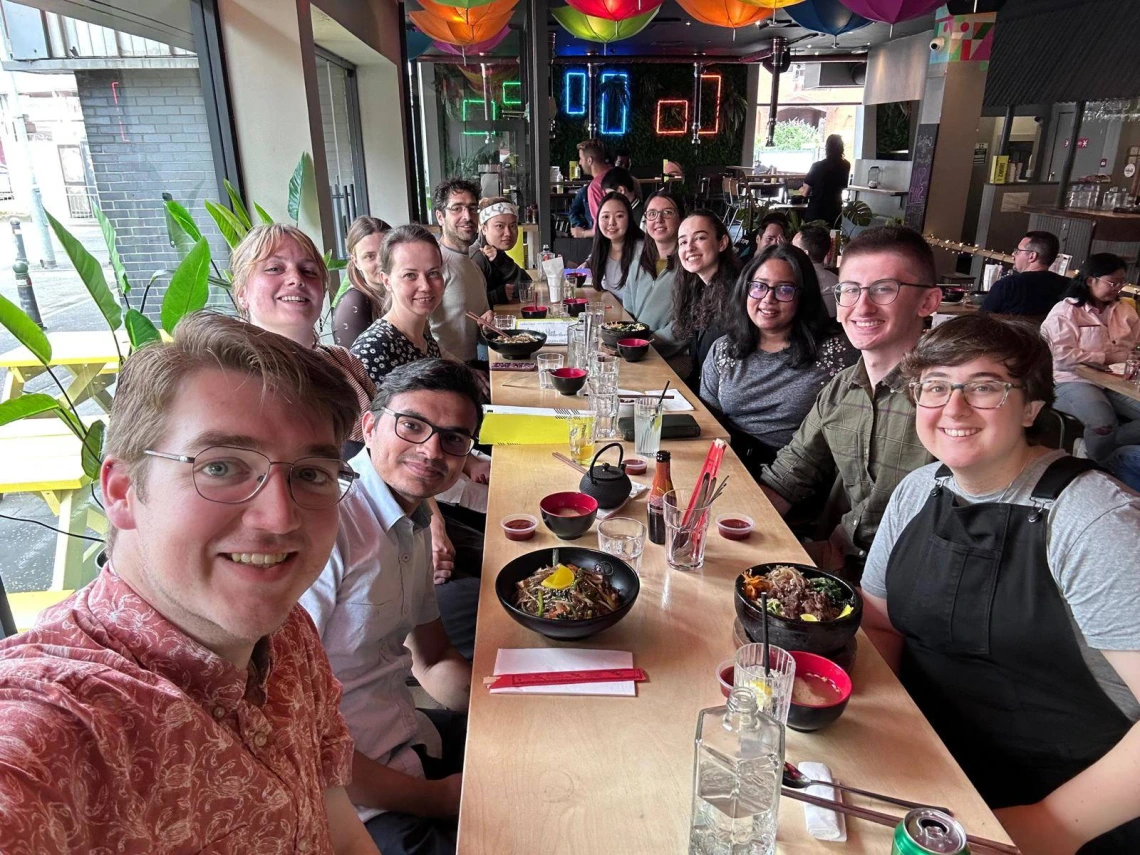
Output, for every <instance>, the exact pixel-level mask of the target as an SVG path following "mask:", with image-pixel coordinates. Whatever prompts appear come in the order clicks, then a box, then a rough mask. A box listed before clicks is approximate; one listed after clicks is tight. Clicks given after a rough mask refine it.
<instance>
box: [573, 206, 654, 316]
mask: <svg viewBox="0 0 1140 855" xmlns="http://www.w3.org/2000/svg"><path fill="white" fill-rule="evenodd" d="M643 238H644V235H643V234H642V232H641V229H640V228H639V227H638V225H637V223H636V222H634V219H633V208H632V207H631V206H630V204H629V200H628V199H627V198H626V197H625V196H623V195H622V194H621V193H616V192H615V193H610V194H609V195H608V196H606V198H605V201H603V202H602V206H601V207H600V208H599V209H598V226H597V228H596V229H594V245H593V247H592V248H591V249H590V260H589V261H588V262H587V263H586V266H587V267H589V268H590V272H591V273H592V274H593V276H594V288H595V289H597V290H598V291H602V290H605V291H609V292H610V293H611V294H613V295H614V296H615V297H617V298H618V300H620V301H622V302H623V303H624V301H625V294H624V293H623V289H624V288H625V283H626V280H627V279H628V278H629V275H630V270H631V268H633V267H634V266H636V265H637V264H638V259H639V258H640V256H641V251H642V243H641V242H642V239H643Z"/></svg>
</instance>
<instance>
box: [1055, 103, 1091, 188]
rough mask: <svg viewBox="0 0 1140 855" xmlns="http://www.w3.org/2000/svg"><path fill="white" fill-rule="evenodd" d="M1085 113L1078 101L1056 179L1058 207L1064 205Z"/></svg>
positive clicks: (1083, 107) (1082, 104)
mask: <svg viewBox="0 0 1140 855" xmlns="http://www.w3.org/2000/svg"><path fill="white" fill-rule="evenodd" d="M1084 114H1085V102H1084V101H1078V102H1077V109H1076V112H1074V113H1073V129H1072V130H1071V131H1070V132H1069V147H1068V148H1067V149H1066V150H1065V162H1064V163H1063V164H1061V177H1060V178H1058V179H1057V202H1056V206H1057V207H1058V208H1063V207H1065V194H1067V193H1068V192H1069V179H1070V178H1072V177H1073V159H1074V158H1075V157H1076V156H1077V140H1079V139H1080V137H1081V119H1082V118H1083V117H1084Z"/></svg>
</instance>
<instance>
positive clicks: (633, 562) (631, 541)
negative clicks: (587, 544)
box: [598, 517, 645, 572]
mask: <svg viewBox="0 0 1140 855" xmlns="http://www.w3.org/2000/svg"><path fill="white" fill-rule="evenodd" d="M598 549H600V550H602V552H605V553H606V554H608V555H612V556H614V557H615V558H620V559H621V560H622V561H624V562H625V563H626V564H628V565H629V566H630V567H632V568H633V569H634V572H637V571H638V570H639V569H640V567H641V553H642V552H643V551H644V550H645V524H644V523H642V522H639V521H638V520H635V519H630V518H629V517H610V518H609V519H608V520H602V521H601V522H600V523H598Z"/></svg>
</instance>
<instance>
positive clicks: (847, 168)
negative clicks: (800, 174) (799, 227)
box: [801, 134, 851, 225]
mask: <svg viewBox="0 0 1140 855" xmlns="http://www.w3.org/2000/svg"><path fill="white" fill-rule="evenodd" d="M823 150H824V158H823V160H817V161H816V162H815V163H813V164H812V165H811V169H809V170H808V174H807V177H806V178H804V183H803V188H802V190H801V192H802V193H803V195H805V196H807V198H808V203H807V209H806V210H805V211H804V222H806V223H810V222H811V221H812V220H823V221H824V222H826V223H829V224H831V225H834V224H835V222H836V220H838V219H839V215H840V214H841V213H842V212H843V190H844V188H846V187H847V182H848V180H849V179H850V177H851V164H850V163H849V162H848V161H847V160H846V158H844V157H843V137H841V136H839V134H831V135H830V136H829V137H828V138H827V141H826V142H825V143H824V144H823Z"/></svg>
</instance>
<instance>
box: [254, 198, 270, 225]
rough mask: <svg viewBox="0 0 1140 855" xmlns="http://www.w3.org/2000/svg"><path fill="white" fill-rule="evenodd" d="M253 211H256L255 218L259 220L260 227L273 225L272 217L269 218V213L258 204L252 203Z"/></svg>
mask: <svg viewBox="0 0 1140 855" xmlns="http://www.w3.org/2000/svg"><path fill="white" fill-rule="evenodd" d="M253 209H254V210H255V211H257V216H258V217H260V218H261V223H262V225H265V226H271V225H273V217H271V216H269V213H268V212H267V211H266V210H265V209H264V208H263V207H261V206H260V205H259V204H257V203H256V202H254V203H253Z"/></svg>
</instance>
